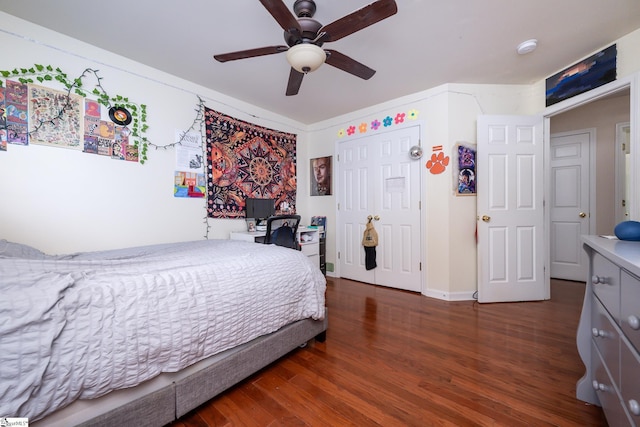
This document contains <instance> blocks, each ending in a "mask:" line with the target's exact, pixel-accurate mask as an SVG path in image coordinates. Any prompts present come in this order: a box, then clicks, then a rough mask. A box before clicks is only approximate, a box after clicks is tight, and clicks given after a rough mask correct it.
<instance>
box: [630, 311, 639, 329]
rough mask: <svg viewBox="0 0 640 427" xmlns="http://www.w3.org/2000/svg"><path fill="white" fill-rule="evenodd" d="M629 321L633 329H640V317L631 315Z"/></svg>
mask: <svg viewBox="0 0 640 427" xmlns="http://www.w3.org/2000/svg"><path fill="white" fill-rule="evenodd" d="M627 322H629V326H631V329H633V330H634V331H637V330H639V329H640V318H638V316H634V315H633V314H632V315H630V316H629V317H628V318H627Z"/></svg>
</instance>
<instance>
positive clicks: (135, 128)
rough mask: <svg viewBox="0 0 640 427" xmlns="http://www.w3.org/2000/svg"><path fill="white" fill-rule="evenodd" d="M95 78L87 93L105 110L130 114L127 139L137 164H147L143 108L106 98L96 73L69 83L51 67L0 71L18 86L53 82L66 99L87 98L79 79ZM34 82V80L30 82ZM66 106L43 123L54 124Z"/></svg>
mask: <svg viewBox="0 0 640 427" xmlns="http://www.w3.org/2000/svg"><path fill="white" fill-rule="evenodd" d="M91 75H92V76H93V77H95V79H96V81H97V83H96V85H95V87H94V89H93V90H92V91H91V92H90V93H91V94H92V95H94V96H96V97H97V101H98V102H99V103H100V104H102V105H104V106H105V107H107V108H112V107H114V108H125V109H127V110H128V111H129V112H130V113H131V117H132V121H131V137H132V139H133V142H134V145H135V146H136V147H137V148H138V150H139V156H140V157H139V161H140V163H141V164H144V163H145V162H146V160H147V151H148V147H149V141H148V140H147V137H146V136H145V133H146V132H147V129H148V128H149V127H148V126H147V124H146V122H147V106H146V105H144V104H140V105H138V104H136V103H134V102H131V101H130V100H129V98H126V97H123V96H121V95H115V96H110V95H109V94H107V92H106V91H105V90H104V88H103V87H102V83H101V81H102V77H100V76H99V75H98V70H94V69H91V68H87V69H85V70H84V71H83V72H82V74H81V75H80V76H79V77H77V78H75V79H69V76H68V75H67V74H66V73H64V72H63V71H62V70H61V69H60V68H53V67H52V66H51V65H41V64H34V66H33V67H31V68H14V69H13V70H0V76H1V77H3V78H4V79H10V78H14V79H17V80H18V81H19V82H20V83H22V84H28V83H35V81H36V80H37V81H38V82H40V83H45V82H54V81H57V82H59V83H60V84H62V85H63V86H64V87H65V89H66V90H67V96H69V95H71V93H75V94H76V95H80V96H82V97H83V98H86V97H87V92H86V91H85V89H84V87H83V83H82V81H83V79H85V78H86V77H87V76H91ZM34 79H35V80H34ZM2 86H3V82H2V80H0V87H2ZM68 105H69V104H67V105H65V106H63V107H62V108H61V109H60V111H59V112H58V115H57V117H54V118H52V119H51V120H48V121H47V122H52V123H53V122H54V121H55V119H56V118H60V117H61V116H62V115H64V113H65V109H66V108H67V107H68ZM44 124H45V123H44V122H41V123H39V124H37V125H36V127H35V129H34V130H33V132H36V131H37V130H38V129H39V128H40V127H41V126H42V125H44Z"/></svg>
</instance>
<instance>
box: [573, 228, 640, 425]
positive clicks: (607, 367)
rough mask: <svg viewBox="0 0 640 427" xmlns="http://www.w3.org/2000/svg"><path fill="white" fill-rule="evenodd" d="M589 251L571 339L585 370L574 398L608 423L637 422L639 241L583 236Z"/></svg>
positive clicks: (639, 416)
mask: <svg viewBox="0 0 640 427" xmlns="http://www.w3.org/2000/svg"><path fill="white" fill-rule="evenodd" d="M583 242H584V248H585V250H586V251H587V254H588V256H589V264H590V268H589V280H587V287H586V291H585V298H584V305H583V306H582V315H581V316H580V325H579V327H578V335H577V344H578V352H579V353H580V357H581V358H582V361H583V362H584V364H585V367H586V373H585V375H584V377H582V378H581V379H580V381H578V384H577V388H576V395H577V397H578V399H581V400H584V401H586V402H590V403H593V404H596V405H600V406H602V408H603V410H604V413H605V416H606V417H607V422H608V423H609V425H610V426H611V427H618V426H640V242H629V241H620V240H616V239H607V238H603V237H597V236H584V237H583Z"/></svg>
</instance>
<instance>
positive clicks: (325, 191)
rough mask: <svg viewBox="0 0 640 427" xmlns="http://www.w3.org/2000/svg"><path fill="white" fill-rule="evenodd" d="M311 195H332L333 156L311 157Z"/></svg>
mask: <svg viewBox="0 0 640 427" xmlns="http://www.w3.org/2000/svg"><path fill="white" fill-rule="evenodd" d="M310 162H311V165H310V166H311V167H310V170H311V195H312V196H329V195H331V156H327V157H318V158H315V159H311V161H310Z"/></svg>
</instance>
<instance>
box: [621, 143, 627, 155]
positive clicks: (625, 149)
mask: <svg viewBox="0 0 640 427" xmlns="http://www.w3.org/2000/svg"><path fill="white" fill-rule="evenodd" d="M622 151H623V152H625V153H626V152H627V143H626V142H623V143H622Z"/></svg>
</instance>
